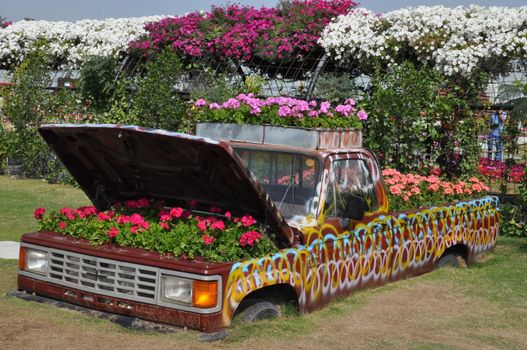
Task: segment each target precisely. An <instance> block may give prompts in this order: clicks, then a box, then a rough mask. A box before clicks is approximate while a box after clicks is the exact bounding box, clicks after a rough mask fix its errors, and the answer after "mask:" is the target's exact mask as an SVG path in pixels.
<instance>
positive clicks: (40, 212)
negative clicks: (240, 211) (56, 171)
mask: <svg viewBox="0 0 527 350" xmlns="http://www.w3.org/2000/svg"><path fill="white" fill-rule="evenodd" d="M210 212H211V213H212V214H211V215H201V214H197V213H194V212H192V211H191V210H185V209H183V208H166V207H164V206H163V203H161V202H154V201H151V200H148V199H144V198H143V199H139V200H137V201H127V202H125V203H123V204H120V203H118V204H116V205H114V206H113V208H112V209H110V210H107V211H98V210H97V209H96V208H95V207H92V206H90V207H81V208H77V209H72V208H62V209H60V210H59V211H52V212H49V213H46V210H45V209H44V208H37V209H36V210H35V213H34V215H35V219H36V220H37V221H38V224H39V228H40V229H41V230H49V231H55V232H59V233H62V234H68V235H71V236H73V237H77V238H84V239H87V240H89V241H90V242H91V243H92V244H95V245H100V244H106V243H110V242H112V243H115V244H117V245H119V246H123V247H136V248H144V249H149V250H153V251H156V252H158V253H161V254H165V253H172V254H174V256H176V257H180V258H183V259H197V260H205V261H210V262H228V261H236V260H238V259H244V258H251V257H259V256H264V255H266V254H269V253H272V252H274V251H276V248H275V247H274V245H273V243H272V242H271V240H270V239H269V238H268V237H267V236H266V235H265V234H264V233H263V231H262V230H261V227H260V226H259V225H258V223H257V222H256V220H255V219H253V218H252V217H251V216H250V215H245V216H243V217H239V218H238V217H233V216H232V215H231V214H230V213H229V212H225V213H223V212H222V210H221V209H220V208H214V207H213V208H211V209H210Z"/></svg>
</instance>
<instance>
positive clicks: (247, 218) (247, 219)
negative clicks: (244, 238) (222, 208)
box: [240, 215, 256, 227]
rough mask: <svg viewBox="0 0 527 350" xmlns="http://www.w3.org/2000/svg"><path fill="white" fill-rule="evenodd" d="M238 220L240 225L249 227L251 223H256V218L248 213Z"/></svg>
mask: <svg viewBox="0 0 527 350" xmlns="http://www.w3.org/2000/svg"><path fill="white" fill-rule="evenodd" d="M240 221H241V223H242V225H243V226H245V227H249V226H251V225H254V224H256V220H255V219H254V218H253V217H252V216H250V215H245V216H244V217H242V218H241V220H240Z"/></svg>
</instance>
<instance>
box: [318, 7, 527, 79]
mask: <svg viewBox="0 0 527 350" xmlns="http://www.w3.org/2000/svg"><path fill="white" fill-rule="evenodd" d="M320 44H321V45H322V46H323V47H324V49H325V50H326V52H327V53H328V54H329V55H333V56H334V55H335V53H336V52H338V56H339V58H338V59H337V58H336V57H334V58H335V59H337V60H340V61H343V62H346V61H348V60H350V59H351V58H363V59H365V60H369V59H371V58H372V57H378V58H380V59H382V60H384V61H392V60H393V59H394V58H393V57H394V56H395V55H396V54H397V52H398V51H399V47H406V46H409V47H411V48H413V49H414V50H415V52H416V54H417V58H418V59H419V60H421V61H422V62H423V63H427V64H429V65H431V66H433V67H435V68H436V69H438V70H440V71H442V72H444V73H445V74H448V75H452V74H456V73H459V74H463V75H468V74H470V73H471V72H472V71H473V70H474V69H475V68H476V67H477V66H478V65H479V64H480V63H482V62H484V61H487V60H490V59H494V58H497V59H506V60H514V59H517V58H525V57H526V56H527V7H517V8H507V7H480V6H476V5H471V6H469V7H461V6H458V7H455V8H446V7H443V6H432V7H425V6H421V7H417V8H407V9H400V10H397V11H392V12H388V13H386V14H385V15H384V16H382V17H378V16H376V15H375V14H374V13H373V12H371V11H368V10H365V9H357V10H355V11H353V12H351V13H349V14H347V15H344V16H340V17H338V18H337V19H336V20H335V21H334V22H333V23H330V24H329V25H328V26H327V27H326V29H325V30H324V32H323V34H322V37H321V39H320ZM389 55H392V57H389Z"/></svg>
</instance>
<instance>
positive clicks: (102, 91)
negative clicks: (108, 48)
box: [79, 56, 117, 110]
mask: <svg viewBox="0 0 527 350" xmlns="http://www.w3.org/2000/svg"><path fill="white" fill-rule="evenodd" d="M116 71H117V61H116V60H115V58H113V57H112V56H92V57H90V58H89V59H88V60H87V61H86V62H85V63H84V65H83V66H82V68H81V71H80V80H79V91H80V93H81V95H82V96H83V97H84V99H86V100H88V101H90V102H91V103H92V104H93V107H94V108H95V109H96V110H107V109H108V108H109V106H110V103H111V99H112V96H113V93H114V91H115V88H116V84H115V77H116V74H117V73H116Z"/></svg>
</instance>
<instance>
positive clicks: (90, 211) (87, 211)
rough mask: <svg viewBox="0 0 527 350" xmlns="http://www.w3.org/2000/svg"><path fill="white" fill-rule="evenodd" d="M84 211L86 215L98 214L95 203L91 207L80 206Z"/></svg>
mask: <svg viewBox="0 0 527 350" xmlns="http://www.w3.org/2000/svg"><path fill="white" fill-rule="evenodd" d="M79 210H81V211H82V212H84V215H86V216H92V215H96V214H97V208H95V207H94V206H93V205H92V206H89V207H81V208H79Z"/></svg>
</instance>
